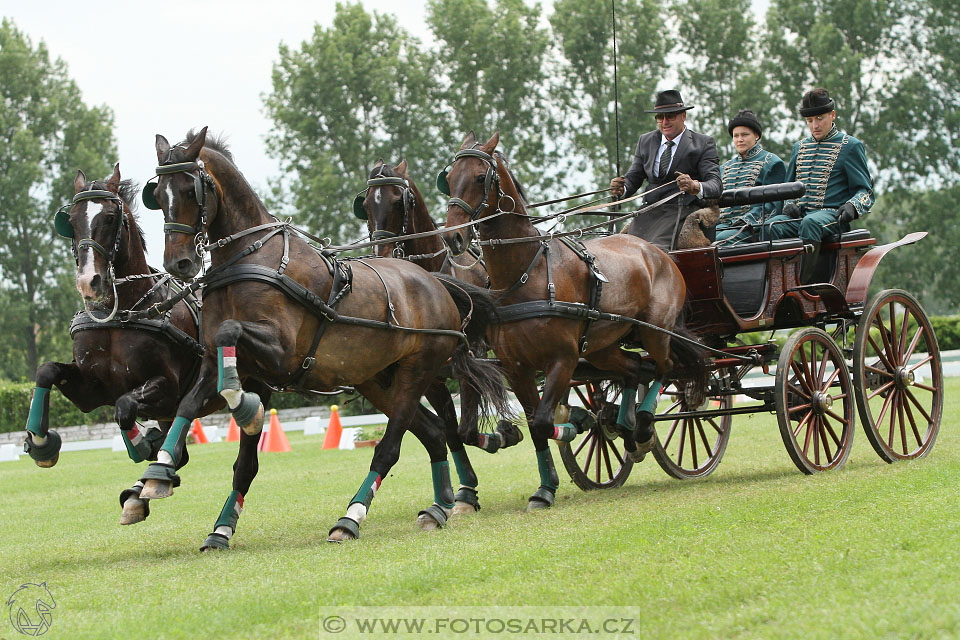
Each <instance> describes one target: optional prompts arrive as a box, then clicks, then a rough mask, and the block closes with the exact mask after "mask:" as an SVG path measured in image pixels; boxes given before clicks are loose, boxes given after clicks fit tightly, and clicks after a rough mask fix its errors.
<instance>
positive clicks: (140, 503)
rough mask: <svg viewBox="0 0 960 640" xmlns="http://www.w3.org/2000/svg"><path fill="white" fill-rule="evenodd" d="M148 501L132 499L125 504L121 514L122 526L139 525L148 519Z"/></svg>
mask: <svg viewBox="0 0 960 640" xmlns="http://www.w3.org/2000/svg"><path fill="white" fill-rule="evenodd" d="M148 513H149V511H148V509H147V501H146V500H139V499H137V498H130V499H129V500H127V501H126V502H125V503H124V504H123V512H122V513H121V514H120V524H121V525H128V524H137V523H138V522H143V521H144V520H146V519H147V514H148Z"/></svg>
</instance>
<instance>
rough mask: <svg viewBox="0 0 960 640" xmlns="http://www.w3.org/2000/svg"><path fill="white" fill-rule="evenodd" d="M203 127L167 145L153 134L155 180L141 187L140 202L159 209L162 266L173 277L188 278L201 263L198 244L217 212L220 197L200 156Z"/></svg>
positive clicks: (160, 136) (203, 138) (203, 140)
mask: <svg viewBox="0 0 960 640" xmlns="http://www.w3.org/2000/svg"><path fill="white" fill-rule="evenodd" d="M206 139H207V127H204V128H203V129H201V130H200V131H199V132H198V133H196V134H193V132H192V131H191V132H190V133H188V134H187V139H186V140H185V141H184V142H181V143H179V144H177V145H173V146H171V145H170V143H169V142H168V141H167V139H166V138H165V137H163V136H162V135H160V134H159V133H158V134H157V138H156V150H157V161H158V162H159V166H158V167H157V181H156V182H155V183H148V184H147V185H146V186H145V187H144V189H143V202H144V204H145V205H146V206H147V207H148V208H150V209H162V210H163V220H164V224H163V231H164V234H165V237H164V250H163V267H164V269H166V270H167V272H168V273H170V274H171V275H173V276H174V277H176V278H180V279H183V280H189V279H191V278H193V277H194V276H195V275H197V272H199V271H200V267H201V266H203V256H202V254H201V252H199V251H198V250H197V246H198V244H200V243H201V241H202V240H201V239H202V238H203V237H204V235H205V234H206V233H207V230H208V228H209V225H210V223H211V222H212V221H213V220H214V218H215V217H216V215H217V209H218V204H219V202H220V199H219V197H218V194H217V192H216V189H215V188H214V183H213V180H212V179H211V178H210V176H209V174H208V173H207V172H206V171H205V167H206V163H205V161H204V160H203V159H201V157H200V152H201V151H202V150H203V146H204V143H205V142H206Z"/></svg>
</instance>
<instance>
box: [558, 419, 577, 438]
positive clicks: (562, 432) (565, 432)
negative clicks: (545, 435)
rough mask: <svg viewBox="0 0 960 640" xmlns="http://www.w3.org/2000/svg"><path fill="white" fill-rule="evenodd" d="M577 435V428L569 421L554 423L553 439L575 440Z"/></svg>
mask: <svg viewBox="0 0 960 640" xmlns="http://www.w3.org/2000/svg"><path fill="white" fill-rule="evenodd" d="M576 437H577V428H576V427H575V426H574V425H572V424H570V423H569V422H563V423H561V424H555V425H553V439H554V440H559V441H560V442H573V440H574V439H575V438H576Z"/></svg>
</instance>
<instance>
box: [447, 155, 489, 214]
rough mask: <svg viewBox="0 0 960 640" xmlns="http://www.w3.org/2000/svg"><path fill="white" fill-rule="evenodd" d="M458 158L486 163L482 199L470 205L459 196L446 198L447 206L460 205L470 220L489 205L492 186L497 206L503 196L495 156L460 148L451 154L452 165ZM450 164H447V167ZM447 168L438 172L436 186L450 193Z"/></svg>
mask: <svg viewBox="0 0 960 640" xmlns="http://www.w3.org/2000/svg"><path fill="white" fill-rule="evenodd" d="M460 158H480V159H481V160H483V161H484V162H485V163H486V165H487V173H486V175H485V176H484V178H483V199H482V200H481V201H480V204H478V205H477V206H476V207H471V206H470V205H469V203H467V202H466V201H465V200H461V199H460V198H450V199H449V200H447V207H448V208H449V207H451V206H455V207H460V208H461V209H463V210H464V211H466V212H467V215H469V216H470V220H471V221H474V220H476V219H477V218H478V217H479V216H480V213H481V212H482V211H483V210H484V209H485V208H486V207H487V206H488V205H489V200H490V194H491V193H492V191H493V187H496V190H497V206H498V207H499V201H500V198H502V197H503V196H504V193H503V190H502V189H501V188H500V176H499V175H498V174H497V158H496V156H492V155H490V154H489V153H487V152H485V151H481V150H480V149H461V150H460V151H458V152H457V154H456V155H455V156H453V162H451V163H450V165H452V164H453V163H455V162H456V161H457V160H459V159H460ZM450 165H447V166H448V167H449V166H450ZM448 171H449V170H448V169H444V170H443V171H441V172H440V175H438V176H437V188H438V189H439V190H440V191H441V193H445V194H446V195H448V196H449V195H450V183H449V182H447V173H448Z"/></svg>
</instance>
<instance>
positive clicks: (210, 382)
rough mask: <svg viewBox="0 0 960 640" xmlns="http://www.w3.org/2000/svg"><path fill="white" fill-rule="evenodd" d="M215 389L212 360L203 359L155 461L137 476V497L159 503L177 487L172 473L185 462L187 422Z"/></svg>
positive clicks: (215, 366) (208, 357)
mask: <svg viewBox="0 0 960 640" xmlns="http://www.w3.org/2000/svg"><path fill="white" fill-rule="evenodd" d="M216 389H217V364H216V359H215V358H213V357H210V356H207V357H205V358H204V359H203V363H202V364H201V365H200V375H199V376H198V377H197V382H196V383H195V384H194V385H193V388H192V389H190V391H188V392H187V395H185V396H184V397H183V400H181V401H180V405H179V406H178V407H177V415H176V417H175V418H174V420H173V424H172V425H171V426H170V429H169V431H167V435H166V437H165V438H164V440H163V444H162V445H161V446H160V451H159V452H158V453H157V461H156V462H151V463H150V465H149V466H148V467H147V470H146V471H145V472H144V474H143V476H141V478H140V481H141V482H143V488H142V489H141V490H140V498H141V499H145V500H159V499H161V498H168V497H170V496H172V495H173V489H174V487H178V486H180V476H178V475H177V473H176V470H177V469H179V468H181V467H182V466H183V465H185V464H186V463H187V460H188V459H189V456H188V454H187V448H186V447H187V434H188V432H189V431H190V428H189V427H190V422H191V421H192V420H193V418H194V417H196V416H197V415H199V413H200V410H201V409H202V408H203V407H204V405H206V404H207V403H208V402H209V401H210V400H212V399H213V398H214V397H215V394H216Z"/></svg>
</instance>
